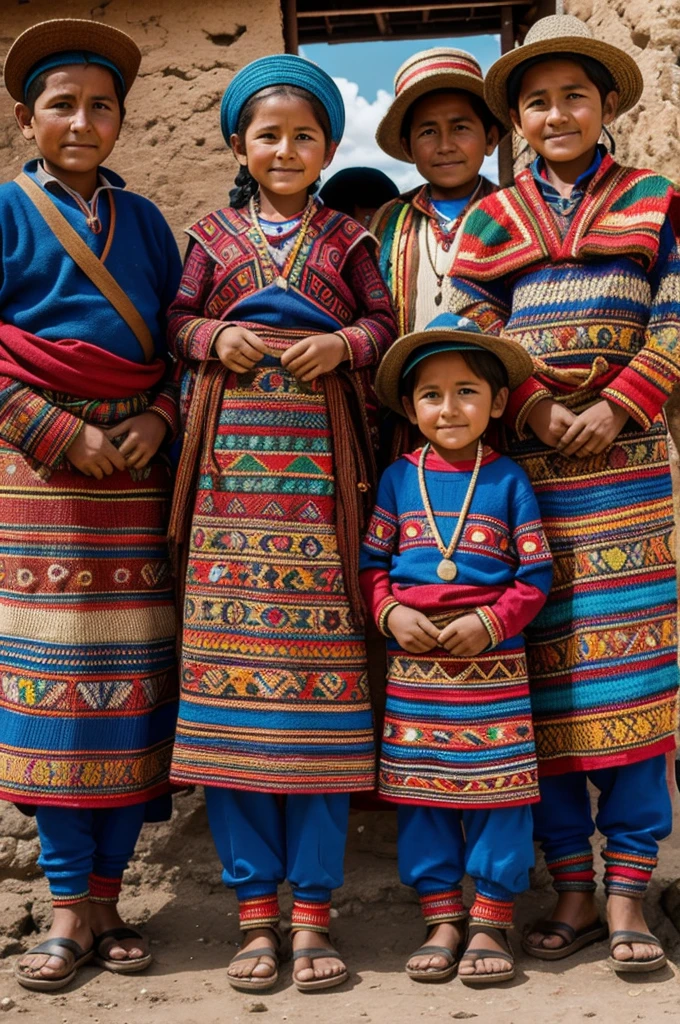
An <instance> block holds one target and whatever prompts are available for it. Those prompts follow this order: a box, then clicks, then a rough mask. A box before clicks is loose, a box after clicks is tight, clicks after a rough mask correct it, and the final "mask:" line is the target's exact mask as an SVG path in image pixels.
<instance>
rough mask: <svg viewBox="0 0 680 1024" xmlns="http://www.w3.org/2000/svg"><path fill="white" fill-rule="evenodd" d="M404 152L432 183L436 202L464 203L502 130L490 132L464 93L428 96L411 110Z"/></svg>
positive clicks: (495, 129) (452, 92)
mask: <svg viewBox="0 0 680 1024" xmlns="http://www.w3.org/2000/svg"><path fill="white" fill-rule="evenodd" d="M409 121H410V128H409V131H408V138H403V139H402V140H401V145H402V148H403V150H404V153H405V154H406V156H407V157H408V158H409V160H412V161H413V162H414V163H415V165H416V167H417V168H418V171H419V173H420V174H422V176H423V178H425V179H426V181H429V182H430V185H431V192H432V198H433V199H462V198H463V197H464V196H466V195H468V194H469V192H470V191H471V190H472V189H473V188H474V186H475V182H476V180H477V176H478V175H479V169H480V167H481V166H482V163H483V162H484V157H485V156H490V155H491V154H492V153H493V151H494V149H495V148H496V145H497V143H498V128H496V127H495V126H493V127H492V128H490V129H489V131H488V132H487V130H486V129H485V127H484V125H483V123H482V121H481V120H480V118H479V116H478V115H477V113H476V112H475V109H474V107H473V105H472V102H471V99H470V96H469V95H468V94H467V93H465V92H455V91H453V90H446V91H445V92H433V93H427V94H426V95H425V96H422V97H421V98H420V99H419V100H416V102H415V103H414V104H413V106H412V108H411V110H410V117H409Z"/></svg>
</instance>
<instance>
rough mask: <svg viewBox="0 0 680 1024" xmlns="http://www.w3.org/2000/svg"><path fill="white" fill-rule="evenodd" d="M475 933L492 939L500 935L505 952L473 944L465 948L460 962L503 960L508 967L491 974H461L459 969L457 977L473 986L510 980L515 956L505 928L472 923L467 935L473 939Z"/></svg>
mask: <svg viewBox="0 0 680 1024" xmlns="http://www.w3.org/2000/svg"><path fill="white" fill-rule="evenodd" d="M477 935H488V936H490V937H491V938H494V939H497V938H499V937H501V938H502V940H503V945H504V946H505V947H506V950H507V952H503V951H502V950H500V949H484V948H483V947H482V946H474V947H473V948H472V949H466V951H465V952H464V953H463V955H462V957H461V958H460V962H461V964H462V963H465V962H466V961H467V962H470V961H473V962H474V961H476V960H505V961H506V962H507V963H508V964H509V967H508V969H507V970H505V971H498V972H497V973H493V974H491V973H488V974H486V973H485V974H461V973H460V971H459V972H458V977H459V978H460V980H461V981H462V983H463V984H464V985H472V986H473V987H474V986H475V985H500V983H501V982H502V981H512V979H513V978H514V977H515V958H514V956H513V955H512V952H511V950H510V944H509V943H508V938H507V935H506V934H505V929H503V928H490V927H488V926H487V925H483V924H476V925H475V924H473V925H471V926H470V931H469V936H470V938H471V939H474V938H475V937H476V936H477Z"/></svg>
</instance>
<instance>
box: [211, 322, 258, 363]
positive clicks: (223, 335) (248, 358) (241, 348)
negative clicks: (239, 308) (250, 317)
mask: <svg viewBox="0 0 680 1024" xmlns="http://www.w3.org/2000/svg"><path fill="white" fill-rule="evenodd" d="M266 351H267V346H266V345H265V343H264V342H263V341H262V339H261V338H258V336H257V334H253V332H252V331H247V330H246V329H245V327H225V328H224V330H222V331H220V333H219V334H218V335H217V339H216V341H215V354H216V355H217V358H218V359H219V361H220V362H221V363H223V364H224V366H226V368H227V369H228V370H233V371H234V373H247V372H248V370H252V368H253V366H255V363H259V361H260V359H262V356H263V355H264V354H265V353H266Z"/></svg>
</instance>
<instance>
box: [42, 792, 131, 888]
mask: <svg viewBox="0 0 680 1024" xmlns="http://www.w3.org/2000/svg"><path fill="white" fill-rule="evenodd" d="M144 809H145V804H134V805H133V806H132V807H111V808H101V809H100V808H97V809H94V810H87V809H83V808H79V807H44V806H39V807H38V810H37V812H36V822H37V824H38V834H39V836H40V857H39V859H38V864H39V865H40V867H41V868H42V869H43V871H44V872H45V875H46V877H47V880H48V882H49V883H50V892H51V893H52V897H53V898H54V899H55V901H68V902H70V901H71V900H75V899H77V898H79V897H86V896H87V894H88V892H89V889H90V876H91V875H96V876H98V877H100V878H102V879H120V878H122V877H123V872H124V871H125V869H126V867H127V866H128V861H129V860H130V858H131V857H132V854H133V853H134V851H135V846H136V844H137V839H138V838H139V833H140V831H141V828H142V825H143V823H144Z"/></svg>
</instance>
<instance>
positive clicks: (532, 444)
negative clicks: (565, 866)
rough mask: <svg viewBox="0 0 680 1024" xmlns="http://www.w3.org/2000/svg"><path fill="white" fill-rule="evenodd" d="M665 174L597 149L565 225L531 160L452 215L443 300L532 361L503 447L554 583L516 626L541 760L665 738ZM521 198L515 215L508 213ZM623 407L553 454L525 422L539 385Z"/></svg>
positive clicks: (675, 285)
mask: <svg viewBox="0 0 680 1024" xmlns="http://www.w3.org/2000/svg"><path fill="white" fill-rule="evenodd" d="M672 194H673V193H672V186H671V183H670V182H668V181H667V180H666V179H664V178H660V177H659V176H657V175H652V174H651V172H645V171H637V170H631V169H627V168H622V167H619V166H618V165H616V164H614V163H613V161H612V160H611V158H610V157H605V159H604V160H603V162H602V164H601V166H600V168H599V170H598V171H597V173H596V174H595V175H594V177H593V179H592V181H591V182H590V184H589V185H588V187H587V189H586V193H585V196H584V199H583V201H582V203H581V204H580V206H579V208H578V210H577V211H576V212H575V214H574V216H573V217H572V219H571V223H570V225H569V227H568V230H567V232H566V235H565V236H564V237H562V236H561V234H560V232H559V226H558V221H557V219H556V218H554V217H553V215H552V213H551V212H550V209H549V206H548V204H547V203H545V202H544V201H543V199H542V197H541V193H540V191H539V189H538V187H537V185H536V182H535V180H534V178H533V176H532V175H531V172H530V171H526V172H523V174H522V175H520V176H519V179H518V183H517V186H516V187H515V188H512V189H508V190H505V191H503V192H500V193H497V195H496V196H492V197H490V198H489V199H487V200H484V201H483V202H482V203H481V204H480V206H479V207H477V209H476V210H475V211H473V213H472V214H471V215H470V217H469V218H468V220H467V221H466V224H465V225H464V228H463V232H464V234H463V236H462V240H461V245H460V252H459V256H458V258H457V259H456V261H455V263H454V268H453V270H454V275H455V276H454V278H453V282H452V284H453V303H454V310H455V311H456V312H458V313H464V314H465V315H466V316H469V317H470V318H472V319H474V320H476V321H477V322H478V323H479V324H480V325H481V326H483V327H484V329H486V330H492V331H494V330H496V331H498V330H500V329H501V328H503V329H504V330H505V331H506V332H507V333H508V334H509V335H510V336H512V337H515V338H517V339H518V340H519V341H521V342H522V344H523V345H524V346H525V348H526V349H527V350H528V351H529V352H530V353H531V355H532V356H533V357H534V360H535V365H536V372H535V375H534V377H533V378H531V379H530V380H529V381H528V382H527V384H526V385H523V386H522V388H519V389H518V390H517V392H515V393H514V395H513V396H512V399H511V403H510V407H509V413H510V417H511V419H512V420H514V424H515V427H516V431H517V433H516V434H515V435H513V436H512V437H510V438H508V442H507V451H508V454H510V455H511V456H512V458H513V459H514V460H515V461H517V462H518V463H519V464H520V465H521V466H522V467H523V468H524V469H525V470H526V472H527V474H528V476H529V478H530V480H531V481H532V483H533V486H534V490H535V492H536V496H537V498H538V502H539V506H540V509H541V517H542V519H543V523H544V526H545V529H546V533H547V535H548V540H549V542H550V548H551V551H552V553H553V558H554V567H555V575H554V582H553V588H552V591H551V594H550V597H549V600H548V603H547V604H546V606H545V608H544V609H543V611H542V612H541V613H540V614H539V616H538V617H537V618H536V619H535V620H534V622H533V624H532V625H531V626H530V627H529V629H528V630H527V657H528V664H529V676H530V679H531V686H532V705H533V712H534V722H535V727H536V744H537V750H538V754H539V762H540V766H541V771H542V772H544V773H546V774H555V773H557V774H559V773H562V772H569V771H578V770H589V769H595V768H604V767H608V766H616V765H623V764H627V763H631V762H634V761H638V760H641V759H644V758H648V757H651V756H653V755H655V754H659V753H662V752H664V751H667V750H671V749H672V748H673V746H674V743H675V739H674V731H675V726H676V699H677V698H676V691H677V683H678V673H677V664H676V657H677V651H676V644H677V625H676V618H677V615H676V600H677V599H676V579H675V555H674V541H673V531H674V523H673V508H672V501H671V479H670V473H669V467H668V447H667V437H666V426H665V422H664V420H663V416H662V411H661V410H662V405H663V402H664V401H665V399H666V397H667V396H668V395H669V394H670V392H671V390H672V388H673V386H674V385H675V384H676V383H678V382H680V365H679V364H678V351H679V350H678V342H679V341H680V258H679V256H678V249H677V244H676V241H675V236H674V233H673V230H672V228H671V224H670V219H667V218H666V214H667V212H668V210H669V208H670V204H671V201H672ZM515 215H517V216H515ZM542 398H555V399H557V400H558V401H560V402H561V403H563V404H564V405H565V406H566V407H567V408H569V409H571V410H573V411H574V412H576V413H579V412H581V411H582V410H583V409H585V408H587V407H589V406H590V405H592V404H593V403H594V402H596V401H598V400H599V399H601V398H607V399H609V400H610V401H611V402H613V403H614V404H617V405H619V406H622V407H624V408H626V409H628V410H629V411H630V414H631V417H630V419H629V420H628V422H627V424H626V425H625V427H624V429H623V431H622V432H621V434H620V435H619V436H618V437H617V438H616V440H615V441H614V443H613V444H611V445H610V446H609V448H607V449H606V450H605V451H604V452H603V453H602V454H601V455H596V456H590V457H587V458H583V459H578V458H566V457H564V456H562V455H561V454H560V453H559V452H557V451H556V450H555V449H552V448H546V447H545V446H544V445H543V444H542V443H541V442H540V441H539V440H538V439H537V438H536V437H535V436H534V435H533V433H532V432H531V431H530V430H529V429H528V428H527V427H526V419H527V416H528V414H529V412H530V410H531V408H532V407H533V405H534V403H535V402H537V401H539V400H540V399H542Z"/></svg>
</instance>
